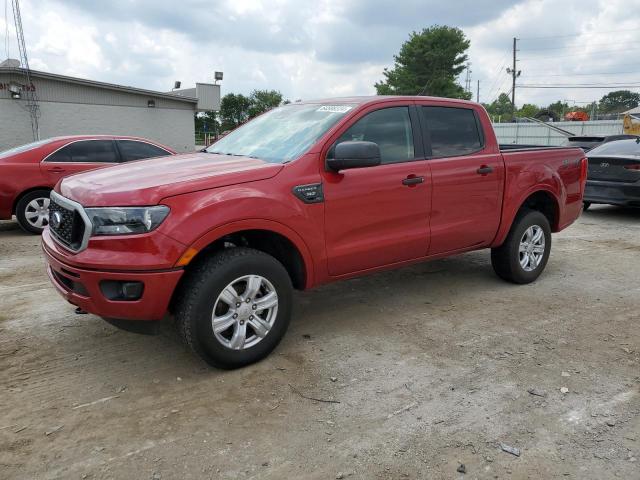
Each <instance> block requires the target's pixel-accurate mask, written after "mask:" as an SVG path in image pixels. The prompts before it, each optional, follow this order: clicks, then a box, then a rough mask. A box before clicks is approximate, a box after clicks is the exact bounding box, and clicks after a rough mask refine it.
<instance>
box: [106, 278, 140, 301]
mask: <svg viewBox="0 0 640 480" xmlns="http://www.w3.org/2000/svg"><path fill="white" fill-rule="evenodd" d="M100 290H101V291H102V294H103V295H104V296H105V297H107V298H108V299H109V300H120V301H133V300H139V299H140V297H142V292H143V291H144V283H142V282H127V281H122V280H103V281H102V282H100Z"/></svg>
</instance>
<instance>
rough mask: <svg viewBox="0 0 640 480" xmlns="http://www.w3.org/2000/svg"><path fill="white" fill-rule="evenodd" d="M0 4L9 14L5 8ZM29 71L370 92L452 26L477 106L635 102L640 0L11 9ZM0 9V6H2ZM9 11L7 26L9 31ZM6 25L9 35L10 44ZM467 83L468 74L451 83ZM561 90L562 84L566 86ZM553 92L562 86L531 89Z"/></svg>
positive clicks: (304, 94)
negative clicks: (462, 41) (465, 46)
mask: <svg viewBox="0 0 640 480" xmlns="http://www.w3.org/2000/svg"><path fill="white" fill-rule="evenodd" d="M6 3H8V8H6V7H5V4H6ZM20 6H21V10H22V23H23V28H24V35H25V41H26V45H27V51H28V55H29V63H30V66H31V68H32V69H35V70H43V71H47V72H53V73H60V74H64V75H70V76H77V77H82V78H89V79H92V80H99V81H105V82H110V83H117V84H122V85H129V86H135V87H140V88H148V89H152V90H160V91H168V90H170V89H171V88H172V87H173V83H174V81H176V80H180V81H181V82H182V85H183V87H189V86H193V85H194V84H195V82H212V81H213V74H214V71H223V72H224V80H223V81H222V94H223V95H224V94H225V93H230V92H233V93H244V94H248V93H250V92H251V91H252V90H253V89H277V90H279V91H281V92H282V94H283V95H284V97H285V98H287V99H290V100H296V99H313V98H321V97H333V96H348V95H371V94H375V89H374V87H373V85H374V83H375V82H376V81H379V80H381V79H382V78H383V77H382V71H383V69H384V68H385V67H391V66H392V65H393V56H394V54H396V53H397V52H398V50H399V49H400V46H401V45H402V43H403V42H404V41H406V40H407V39H408V37H409V35H410V33H411V32H412V31H420V30H422V29H423V28H426V27H429V26H431V25H435V24H439V25H449V26H456V27H459V28H461V29H462V30H463V31H464V33H465V34H466V35H467V37H468V38H469V39H470V41H471V47H470V49H469V52H468V53H469V60H470V63H471V66H470V70H471V74H470V76H471V80H472V85H473V93H474V97H473V98H474V100H475V98H476V86H477V83H476V82H477V80H480V101H482V102H491V101H492V100H494V99H495V98H496V97H497V96H498V94H499V93H500V92H505V93H506V92H509V91H510V88H511V84H510V81H511V80H510V76H509V75H508V74H507V73H506V71H505V69H506V67H508V66H510V64H511V62H512V57H511V55H512V42H513V37H517V38H518V39H519V40H518V50H519V51H518V52H517V56H518V60H519V61H518V64H517V68H518V70H521V72H522V73H521V76H520V77H519V78H518V86H517V87H516V104H518V105H522V104H523V103H525V102H526V103H535V104H539V105H546V104H549V103H551V102H553V101H555V100H566V101H567V102H568V103H570V104H576V105H578V106H579V105H581V103H583V102H584V103H586V102H589V101H591V100H594V99H599V98H601V97H602V95H604V94H605V93H607V92H608V91H609V90H617V89H620V88H618V87H615V86H606V88H597V89H587V88H575V87H574V86H575V85H576V84H580V85H584V84H590V85H594V86H601V84H613V83H615V84H619V85H634V84H635V85H637V87H633V88H631V90H633V91H635V92H640V60H639V59H638V57H639V55H638V53H637V49H638V46H640V0H555V1H552V0H520V1H518V0H511V1H507V0H492V1H485V0H455V1H449V2H444V1H442V0H393V1H389V0H315V1H307V0H272V1H257V0H215V1H199V0H182V1H181V2H169V1H165V0H139V1H133V0H110V1H92V0H21V1H20ZM3 7H4V8H3ZM5 12H8V19H9V22H8V24H7V22H6V21H5V18H6V17H5ZM7 27H8V37H7V35H6V33H7ZM0 37H1V38H2V40H3V41H2V42H1V45H0V47H2V48H1V49H0V58H6V56H7V45H6V40H7V38H8V39H9V42H8V54H9V56H10V57H14V58H15V57H17V56H18V48H17V42H16V38H15V31H14V29H13V15H12V13H11V0H0ZM461 84H463V85H464V78H461ZM567 84H568V86H567ZM541 86H547V87H548V86H561V88H541Z"/></svg>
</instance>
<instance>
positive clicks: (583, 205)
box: [582, 202, 591, 212]
mask: <svg viewBox="0 0 640 480" xmlns="http://www.w3.org/2000/svg"><path fill="white" fill-rule="evenodd" d="M590 206H591V202H583V203H582V211H583V212H586V211H587V210H589V207H590Z"/></svg>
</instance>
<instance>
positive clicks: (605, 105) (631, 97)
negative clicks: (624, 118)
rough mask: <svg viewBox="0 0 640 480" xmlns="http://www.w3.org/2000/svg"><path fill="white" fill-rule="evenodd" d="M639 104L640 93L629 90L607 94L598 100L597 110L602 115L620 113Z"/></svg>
mask: <svg viewBox="0 0 640 480" xmlns="http://www.w3.org/2000/svg"><path fill="white" fill-rule="evenodd" d="M638 104H640V93H634V92H631V91H629V90H617V91H615V92H609V93H607V94H606V95H605V96H604V97H602V98H601V99H600V106H599V110H600V111H601V112H603V113H620V112H624V111H625V110H630V109H632V108H635V107H637V106H638Z"/></svg>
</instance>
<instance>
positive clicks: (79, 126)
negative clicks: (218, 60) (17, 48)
mask: <svg viewBox="0 0 640 480" xmlns="http://www.w3.org/2000/svg"><path fill="white" fill-rule="evenodd" d="M14 65H15V64H12V63H7V62H3V64H0V151H2V150H5V149H8V148H11V147H14V146H18V145H23V144H25V143H29V142H32V141H34V133H33V129H32V115H31V111H32V110H34V109H32V108H30V105H33V104H35V105H36V108H35V111H36V113H37V115H36V116H37V125H38V129H37V135H38V136H39V138H40V139H45V138H49V137H55V136H60V135H81V134H105V135H133V136H139V137H144V138H148V139H151V140H154V141H157V142H159V143H162V144H164V145H167V146H169V147H172V148H174V149H175V150H176V151H179V152H183V151H190V150H193V149H194V116H195V113H196V112H198V111H206V110H219V109H220V86H219V85H214V84H207V83H198V84H196V87H195V88H193V89H187V90H186V91H185V90H182V91H179V92H169V93H162V92H156V91H151V90H144V89H140V88H133V87H126V86H122V85H114V84H110V83H104V82H97V81H93V80H85V79H81V78H73V77H67V76H64V75H57V74H52V73H45V72H38V71H33V70H32V71H31V72H30V78H31V82H30V84H29V85H27V83H28V82H27V80H26V79H27V76H26V72H25V71H24V70H23V69H21V68H18V67H15V66H14Z"/></svg>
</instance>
